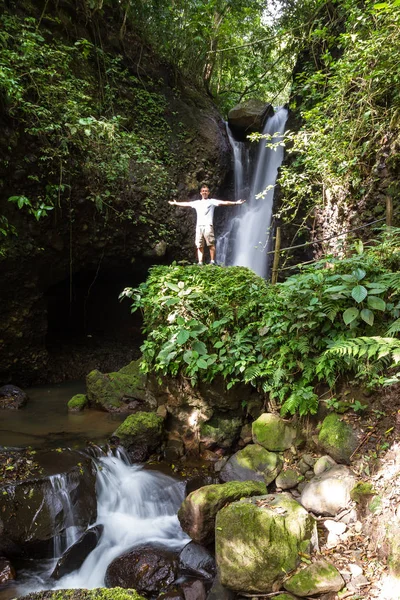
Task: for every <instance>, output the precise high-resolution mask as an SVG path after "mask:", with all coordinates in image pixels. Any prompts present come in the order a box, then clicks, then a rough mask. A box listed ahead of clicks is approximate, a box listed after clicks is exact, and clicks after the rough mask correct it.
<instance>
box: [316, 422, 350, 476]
mask: <svg viewBox="0 0 400 600" xmlns="http://www.w3.org/2000/svg"><path fill="white" fill-rule="evenodd" d="M318 442H319V444H320V446H321V448H323V450H324V451H325V452H327V453H328V454H329V456H331V457H332V458H333V459H334V460H336V462H339V463H346V464H348V463H349V462H350V457H351V455H352V454H353V452H354V450H355V449H356V448H357V444H358V439H357V435H356V433H355V431H354V430H353V429H352V427H351V426H350V425H349V424H348V423H346V421H344V420H343V417H341V416H339V415H338V414H336V413H331V414H330V415H328V416H327V417H325V419H324V420H323V422H322V426H321V430H320V432H319V436H318Z"/></svg>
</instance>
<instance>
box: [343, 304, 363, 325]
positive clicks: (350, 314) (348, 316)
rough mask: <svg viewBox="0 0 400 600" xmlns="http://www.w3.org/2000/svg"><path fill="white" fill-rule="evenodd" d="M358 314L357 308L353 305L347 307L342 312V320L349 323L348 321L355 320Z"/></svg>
mask: <svg viewBox="0 0 400 600" xmlns="http://www.w3.org/2000/svg"><path fill="white" fill-rule="evenodd" d="M358 314H359V310H358V308H354V307H353V308H348V309H347V310H345V311H344V313H343V321H344V322H345V323H346V325H350V323H352V322H353V321H355V319H357V317H358Z"/></svg>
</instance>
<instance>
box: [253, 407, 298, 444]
mask: <svg viewBox="0 0 400 600" xmlns="http://www.w3.org/2000/svg"><path fill="white" fill-rule="evenodd" d="M252 434H253V442H254V443H255V444H259V445H260V446H263V448H265V449H266V450H270V451H272V452H283V451H284V450H287V449H288V448H290V447H291V446H293V444H295V442H296V438H297V431H296V428H295V427H293V426H292V425H290V423H287V422H286V421H284V420H283V419H281V418H280V417H278V415H274V414H272V413H264V414H262V415H261V416H260V417H258V419H257V420H256V421H254V422H253V426H252Z"/></svg>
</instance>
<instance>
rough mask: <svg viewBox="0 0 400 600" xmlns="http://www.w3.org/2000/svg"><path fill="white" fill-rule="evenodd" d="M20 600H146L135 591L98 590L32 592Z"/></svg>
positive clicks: (119, 589)
mask: <svg viewBox="0 0 400 600" xmlns="http://www.w3.org/2000/svg"><path fill="white" fill-rule="evenodd" d="M20 600H146V598H144V597H143V596H141V595H140V594H138V593H137V592H136V591H135V590H124V589H122V588H119V587H115V588H112V589H106V588H98V589H94V590H79V589H78V590H46V591H43V592H33V593H31V594H28V595H27V596H23V597H22V598H20Z"/></svg>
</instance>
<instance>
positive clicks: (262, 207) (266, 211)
mask: <svg viewBox="0 0 400 600" xmlns="http://www.w3.org/2000/svg"><path fill="white" fill-rule="evenodd" d="M287 116H288V113H287V110H286V109H284V108H280V109H279V110H278V111H277V112H276V113H275V114H274V116H273V117H271V118H270V119H268V120H267V122H266V125H265V127H264V130H263V133H267V134H271V135H272V134H280V135H281V136H282V134H283V132H284V129H285V124H286V120H287ZM229 138H230V141H231V145H232V149H233V153H234V160H235V197H236V198H237V199H238V197H240V195H241V194H242V190H243V189H244V187H245V181H244V177H243V173H244V172H245V169H243V164H242V163H241V160H242V158H241V157H242V156H243V154H244V152H243V147H244V144H243V142H236V141H235V140H234V139H233V137H232V136H231V135H229ZM280 139H282V138H281V137H280V136H279V135H278V136H276V137H275V136H274V138H273V140H272V144H276V142H278V141H280ZM282 159H283V147H282V146H275V147H274V148H270V147H268V142H266V140H265V139H261V140H260V142H259V146H258V152H257V159H256V166H255V169H254V173H253V176H252V181H251V185H250V195H249V197H248V198H247V202H246V203H245V204H243V205H242V206H241V208H240V212H238V215H237V216H236V217H235V218H234V219H232V221H231V222H230V226H229V229H228V231H227V232H226V233H225V234H224V235H222V236H221V244H220V246H219V248H218V249H217V250H218V256H219V260H220V261H221V262H225V261H226V262H228V263H229V264H232V265H237V266H243V267H249V268H250V269H252V270H253V271H254V272H255V273H257V275H260V276H261V277H266V276H267V269H268V260H267V255H266V253H267V251H268V242H269V238H270V226H271V217H272V205H273V199H274V188H273V187H272V188H271V189H270V190H269V191H268V192H266V194H265V195H264V197H263V198H259V199H257V198H256V196H257V195H258V194H260V193H262V192H263V191H264V190H265V189H266V188H268V187H269V186H275V182H276V178H277V175H278V169H279V167H280V165H281V163H282ZM228 245H232V246H233V247H232V248H231V249H230V251H229V259H228V260H227V259H226V257H227V256H228Z"/></svg>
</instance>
